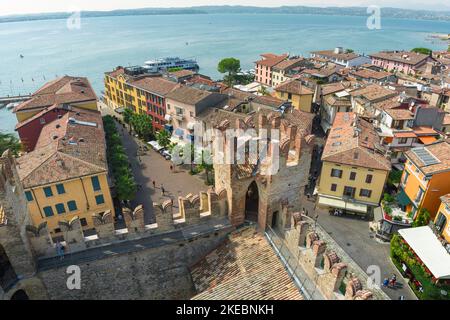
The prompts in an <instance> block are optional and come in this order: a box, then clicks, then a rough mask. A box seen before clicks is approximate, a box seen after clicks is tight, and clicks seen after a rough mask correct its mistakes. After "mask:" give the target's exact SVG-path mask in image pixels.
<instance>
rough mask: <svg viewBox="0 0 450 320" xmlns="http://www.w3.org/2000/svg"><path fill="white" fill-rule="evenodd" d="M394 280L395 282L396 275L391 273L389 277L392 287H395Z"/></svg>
mask: <svg viewBox="0 0 450 320" xmlns="http://www.w3.org/2000/svg"><path fill="white" fill-rule="evenodd" d="M396 282H397V276H396V275H395V274H393V275H392V277H391V286H392V287H393V288H395V284H396Z"/></svg>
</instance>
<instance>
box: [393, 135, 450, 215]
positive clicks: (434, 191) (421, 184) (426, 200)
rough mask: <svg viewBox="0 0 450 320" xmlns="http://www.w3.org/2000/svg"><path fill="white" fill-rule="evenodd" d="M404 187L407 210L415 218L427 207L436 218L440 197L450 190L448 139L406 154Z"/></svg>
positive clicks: (402, 181)
mask: <svg viewBox="0 0 450 320" xmlns="http://www.w3.org/2000/svg"><path fill="white" fill-rule="evenodd" d="M405 156H406V163H405V169H404V171H403V174H402V178H401V189H402V190H403V191H404V192H405V194H406V195H407V197H408V202H409V203H408V204H407V205H406V208H405V209H406V212H408V213H410V215H411V216H413V217H415V216H416V214H417V212H418V211H419V210H420V209H422V208H424V209H426V210H428V211H429V212H430V215H431V217H432V218H434V217H436V214H437V211H438V209H439V206H440V202H441V201H440V197H442V196H444V195H446V194H448V193H450V184H449V183H448V181H449V179H450V145H449V144H448V143H447V142H446V141H438V142H436V143H433V144H430V145H427V146H424V147H417V148H413V149H411V150H409V151H407V152H406V153H405Z"/></svg>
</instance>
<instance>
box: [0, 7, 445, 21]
mask: <svg viewBox="0 0 450 320" xmlns="http://www.w3.org/2000/svg"><path fill="white" fill-rule="evenodd" d="M214 7H230V8H233V7H234V8H238V7H242V8H266V9H277V8H300V7H303V8H317V9H351V8H357V9H363V8H368V7H370V6H336V5H334V6H309V5H281V6H258V5H227V4H223V5H197V6H188V7H186V6H180V7H176V6H175V7H174V6H172V7H136V8H115V9H105V10H102V9H99V10H80V12H102V13H108V12H111V13H112V12H117V11H132V10H147V9H157V10H158V9H160V10H161V9H162V10H163V9H166V10H174V9H175V10H176V9H196V8H214ZM378 7H380V9H397V10H406V11H418V12H420V11H425V12H434V13H438V12H441V13H449V14H450V8H448V9H447V8H445V9H444V10H442V11H441V10H438V9H417V8H414V9H411V8H405V7H392V6H386V7H383V6H378ZM70 13H73V11H43V12H29V13H12V14H6V15H1V14H0V18H7V17H22V16H39V15H46V14H70Z"/></svg>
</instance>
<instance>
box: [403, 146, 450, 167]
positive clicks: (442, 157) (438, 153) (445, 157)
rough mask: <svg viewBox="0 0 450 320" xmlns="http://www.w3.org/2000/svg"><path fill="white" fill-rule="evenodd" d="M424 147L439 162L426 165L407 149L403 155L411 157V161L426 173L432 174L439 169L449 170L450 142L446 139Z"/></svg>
mask: <svg viewBox="0 0 450 320" xmlns="http://www.w3.org/2000/svg"><path fill="white" fill-rule="evenodd" d="M423 148H424V149H426V150H428V152H429V153H431V155H433V156H434V157H435V158H436V159H437V160H438V161H439V163H436V164H431V165H427V164H425V163H424V162H423V161H421V160H420V158H419V157H418V156H417V155H416V154H415V153H414V152H413V149H412V150H409V151H407V152H406V153H405V155H406V156H407V157H408V158H409V159H411V161H412V162H413V163H414V164H415V165H416V166H417V167H419V168H420V169H421V170H422V171H423V173H425V174H426V175H428V174H434V173H438V172H441V171H448V170H450V144H448V142H447V141H438V142H436V143H433V144H429V145H427V146H425V147H423Z"/></svg>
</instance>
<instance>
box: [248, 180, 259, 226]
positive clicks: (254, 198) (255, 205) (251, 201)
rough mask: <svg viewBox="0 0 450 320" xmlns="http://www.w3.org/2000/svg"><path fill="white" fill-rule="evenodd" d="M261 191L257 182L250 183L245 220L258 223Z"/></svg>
mask: <svg viewBox="0 0 450 320" xmlns="http://www.w3.org/2000/svg"><path fill="white" fill-rule="evenodd" d="M258 213H259V190H258V185H257V184H256V181H253V182H252V183H250V185H249V187H248V189H247V192H246V194H245V220H246V221H251V222H258Z"/></svg>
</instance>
